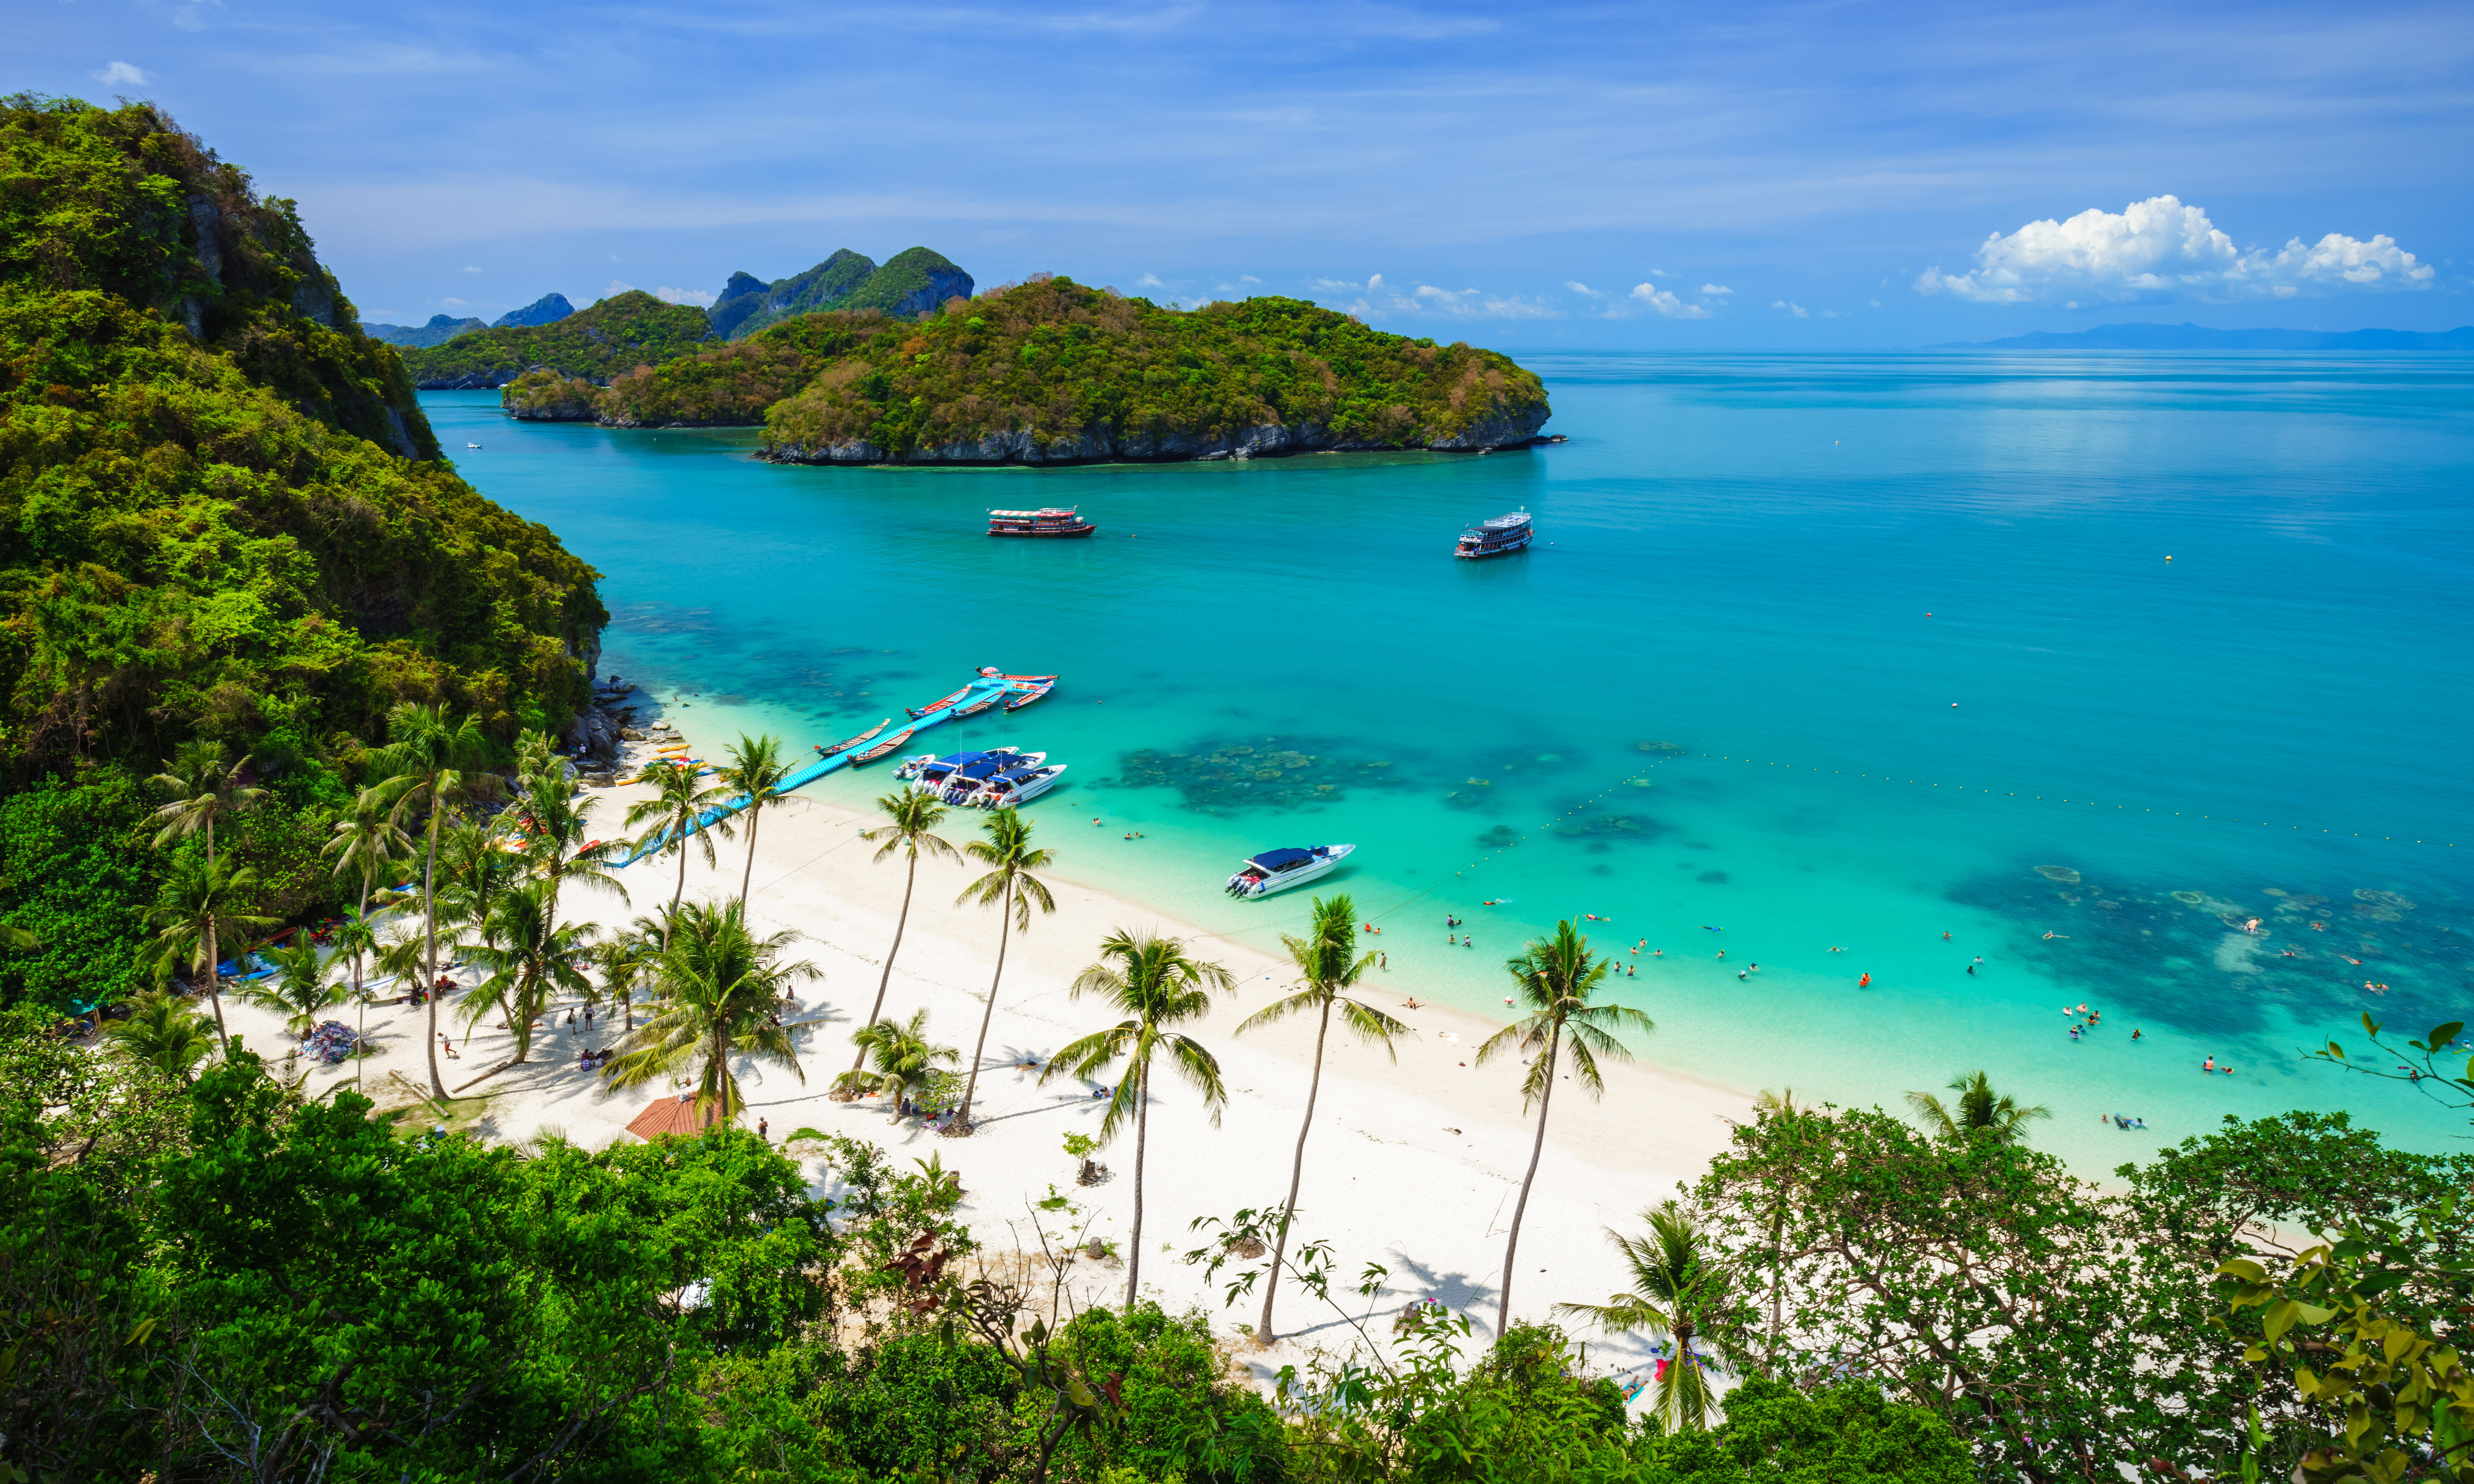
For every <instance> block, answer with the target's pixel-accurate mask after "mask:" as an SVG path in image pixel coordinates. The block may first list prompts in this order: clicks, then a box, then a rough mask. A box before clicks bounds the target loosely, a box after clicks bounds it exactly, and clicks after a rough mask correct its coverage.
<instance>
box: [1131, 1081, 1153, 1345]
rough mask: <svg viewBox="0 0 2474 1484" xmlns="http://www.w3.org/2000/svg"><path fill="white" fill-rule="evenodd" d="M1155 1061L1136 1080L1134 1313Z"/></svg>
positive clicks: (1139, 1274) (1140, 1271) (1139, 1282)
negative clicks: (1144, 1159)
mask: <svg viewBox="0 0 2474 1484" xmlns="http://www.w3.org/2000/svg"><path fill="white" fill-rule="evenodd" d="M1151 1094H1152V1064H1151V1062H1150V1061H1149V1060H1148V1059H1146V1060H1145V1061H1144V1063H1143V1066H1142V1072H1141V1074H1140V1075H1139V1076H1137V1077H1136V1078H1135V1079H1134V1233H1133V1235H1131V1236H1129V1237H1128V1238H1127V1239H1126V1311H1127V1312H1128V1313H1131V1312H1133V1307H1134V1295H1135V1294H1137V1293H1139V1292H1141V1291H1142V1281H1143V1149H1144V1147H1145V1146H1146V1145H1148V1144H1149V1143H1150V1142H1151V1134H1152V1096H1151Z"/></svg>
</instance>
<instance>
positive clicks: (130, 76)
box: [93, 61, 154, 87]
mask: <svg viewBox="0 0 2474 1484" xmlns="http://www.w3.org/2000/svg"><path fill="white" fill-rule="evenodd" d="M93 76H94V80H95V81H96V82H98V83H101V84H103V85H104V86H106V87H144V86H145V85H146V84H148V83H151V82H153V81H154V79H152V78H150V77H148V76H147V75H146V74H145V73H144V72H142V71H140V70H138V69H137V68H135V67H133V66H131V65H130V64H129V63H127V62H125V61H115V62H111V63H109V64H108V65H105V66H101V67H97V68H95V69H94V74H93Z"/></svg>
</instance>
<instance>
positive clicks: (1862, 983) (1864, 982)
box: [1856, 972, 1873, 990]
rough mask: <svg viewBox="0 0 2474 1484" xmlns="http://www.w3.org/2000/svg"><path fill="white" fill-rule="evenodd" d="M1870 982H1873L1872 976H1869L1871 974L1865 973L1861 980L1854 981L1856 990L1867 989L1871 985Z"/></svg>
mask: <svg viewBox="0 0 2474 1484" xmlns="http://www.w3.org/2000/svg"><path fill="white" fill-rule="evenodd" d="M1872 982H1873V976H1872V974H1871V973H1869V972H1867V973H1866V974H1865V975H1864V977H1863V978H1861V979H1858V980H1856V988H1857V989H1859V990H1860V989H1865V988H1867V987H1869V986H1870V985H1871V984H1872Z"/></svg>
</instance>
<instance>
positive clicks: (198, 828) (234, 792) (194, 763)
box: [147, 738, 266, 864]
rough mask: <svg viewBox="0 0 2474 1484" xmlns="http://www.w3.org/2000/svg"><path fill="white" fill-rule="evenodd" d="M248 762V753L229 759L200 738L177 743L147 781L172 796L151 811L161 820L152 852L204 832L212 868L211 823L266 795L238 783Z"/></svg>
mask: <svg viewBox="0 0 2474 1484" xmlns="http://www.w3.org/2000/svg"><path fill="white" fill-rule="evenodd" d="M249 764H250V759H249V758H248V756H247V755H243V756H242V757H241V758H240V759H239V760H238V761H233V760H232V758H231V756H230V754H229V753H227V752H226V751H225V750H224V745H223V744H222V743H221V742H215V741H210V740H206V739H203V738H202V739H200V740H198V741H195V742H187V743H183V744H182V746H181V747H180V748H179V750H177V751H176V752H174V753H173V754H172V757H171V760H170V761H168V762H166V763H164V764H163V771H162V772H160V773H158V774H157V775H155V776H154V777H153V778H149V779H147V781H148V782H149V783H152V784H154V785H155V786H156V787H157V788H158V789H161V790H163V791H164V792H166V793H168V794H171V795H172V796H173V798H172V802H170V803H167V804H165V805H163V806H162V807H161V808H159V809H157V810H156V811H155V817H156V818H157V819H158V820H161V821H162V822H163V827H162V828H161V829H159V830H158V831H157V832H156V835H155V846H156V849H158V850H161V849H163V848H164V847H166V846H169V845H171V844H172V843H173V842H174V841H176V840H180V839H183V838H185V837H187V836H189V835H193V834H203V835H205V836H206V860H207V861H208V863H210V864H211V863H212V862H213V861H214V859H215V821H216V820H217V819H218V818H220V817H221V816H223V815H225V814H229V813H231V812H233V811H235V810H239V809H246V808H248V807H249V806H250V805H252V804H254V803H255V802H257V801H259V800H260V799H263V798H265V797H266V790H265V789H262V788H255V787H251V786H247V785H244V784H243V783H242V782H241V780H240V779H241V775H242V774H243V773H246V772H247V771H249Z"/></svg>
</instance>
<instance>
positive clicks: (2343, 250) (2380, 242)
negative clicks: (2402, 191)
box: [1916, 196, 2437, 304]
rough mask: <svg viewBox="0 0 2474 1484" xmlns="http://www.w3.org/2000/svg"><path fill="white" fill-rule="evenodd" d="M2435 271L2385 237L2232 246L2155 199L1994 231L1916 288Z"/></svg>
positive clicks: (2023, 295)
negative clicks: (1965, 261) (1958, 270)
mask: <svg viewBox="0 0 2474 1484" xmlns="http://www.w3.org/2000/svg"><path fill="white" fill-rule="evenodd" d="M2436 276H2437V275H2436V273H2435V272H2434V270H2433V269H2432V267H2431V265H2430V264H2428V263H2422V262H2418V261H2417V260H2416V259H2415V257H2414V255H2413V253H2411V252H2408V251H2405V250H2404V249H2402V248H2399V247H2398V246H2397V245H2396V242H2395V240H2394V239H2393V238H2390V237H2389V236H2387V235H2386V234H2380V235H2376V236H2374V237H2372V238H2371V239H2370V240H2369V241H2368V242H2365V241H2363V240H2362V239H2360V238H2357V237H2348V236H2346V235H2345V234H2344V233H2342V232H2330V233H2328V234H2327V235H2326V236H2324V237H2321V238H2320V239H2319V240H2318V242H2316V243H2315V244H2310V245H2305V244H2304V242H2303V241H2302V239H2301V238H2299V237H2295V238H2292V239H2291V240H2290V241H2288V242H2287V243H2286V245H2285V246H2284V248H2282V249H2281V250H2279V251H2275V252H2269V251H2267V250H2266V249H2263V248H2251V249H2248V250H2244V249H2239V248H2236V247H2235V246H2234V240H2233V239H2232V238H2231V237H2228V236H2226V235H2225V234H2224V233H2223V232H2222V231H2219V229H2218V228H2217V226H2216V224H2215V223H2213V222H2211V221H2209V220H2208V214H2207V212H2206V211H2204V210H2202V209H2201V208H2199V207H2197V206H2186V205H2184V204H2183V203H2181V202H2180V200H2178V199H2177V198H2175V197H2171V196H2152V197H2150V198H2148V199H2147V200H2146V201H2135V202H2132V203H2130V204H2129V205H2127V206H2125V207H2123V208H2122V210H2121V211H2120V212H2118V213H2117V212H2111V211H2101V210H2098V209H2096V208H2095V207H2090V208H2089V209H2087V210H2085V211H2082V212H2080V213H2079V214H2078V215H2076V216H2074V217H2072V218H2071V219H2070V220H2069V221H2067V222H2056V221H2051V220H2050V219H2049V220H2046V221H2042V222H2030V223H2028V224H2027V225H2026V226H2025V227H2020V228H2019V229H2018V230H2017V231H2015V232H2012V233H2010V234H2009V235H2008V236H2003V235H2002V234H2001V233H2000V232H1995V233H1994V234H1993V235H1991V236H1990V237H1987V238H1986V239H1985V240H1984V245H1983V246H1982V247H1980V248H1978V249H1977V250H1976V267H1975V268H1974V269H1973V270H1971V271H1969V272H1967V273H1964V274H1945V273H1943V272H1942V271H1941V270H1940V269H1939V268H1937V267H1936V268H1928V269H1926V270H1925V271H1924V274H1923V275H1922V276H1921V277H1919V278H1917V279H1916V292H1918V293H1920V294H1939V293H1945V292H1946V293H1949V294H1952V295H1954V296H1956V297H1957V298H1960V299H1974V300H1976V301H1977V302H1979V303H1990V304H2031V303H2038V302H2050V301H2053V300H2057V299H2064V298H2070V299H2074V300H2086V301H2091V302H2111V303H2123V302H2129V301H2134V300H2143V299H2144V300H2156V299H2176V298H2190V299H2292V298H2293V297H2295V296H2296V295H2298V294H2300V293H2301V292H2302V291H2303V290H2305V289H2320V290H2327V289H2344V288H2347V287H2353V288H2367V289H2420V288H2429V287H2430V286H2431V283H2432V280H2433V279H2434V278H2435V277H2436Z"/></svg>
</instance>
